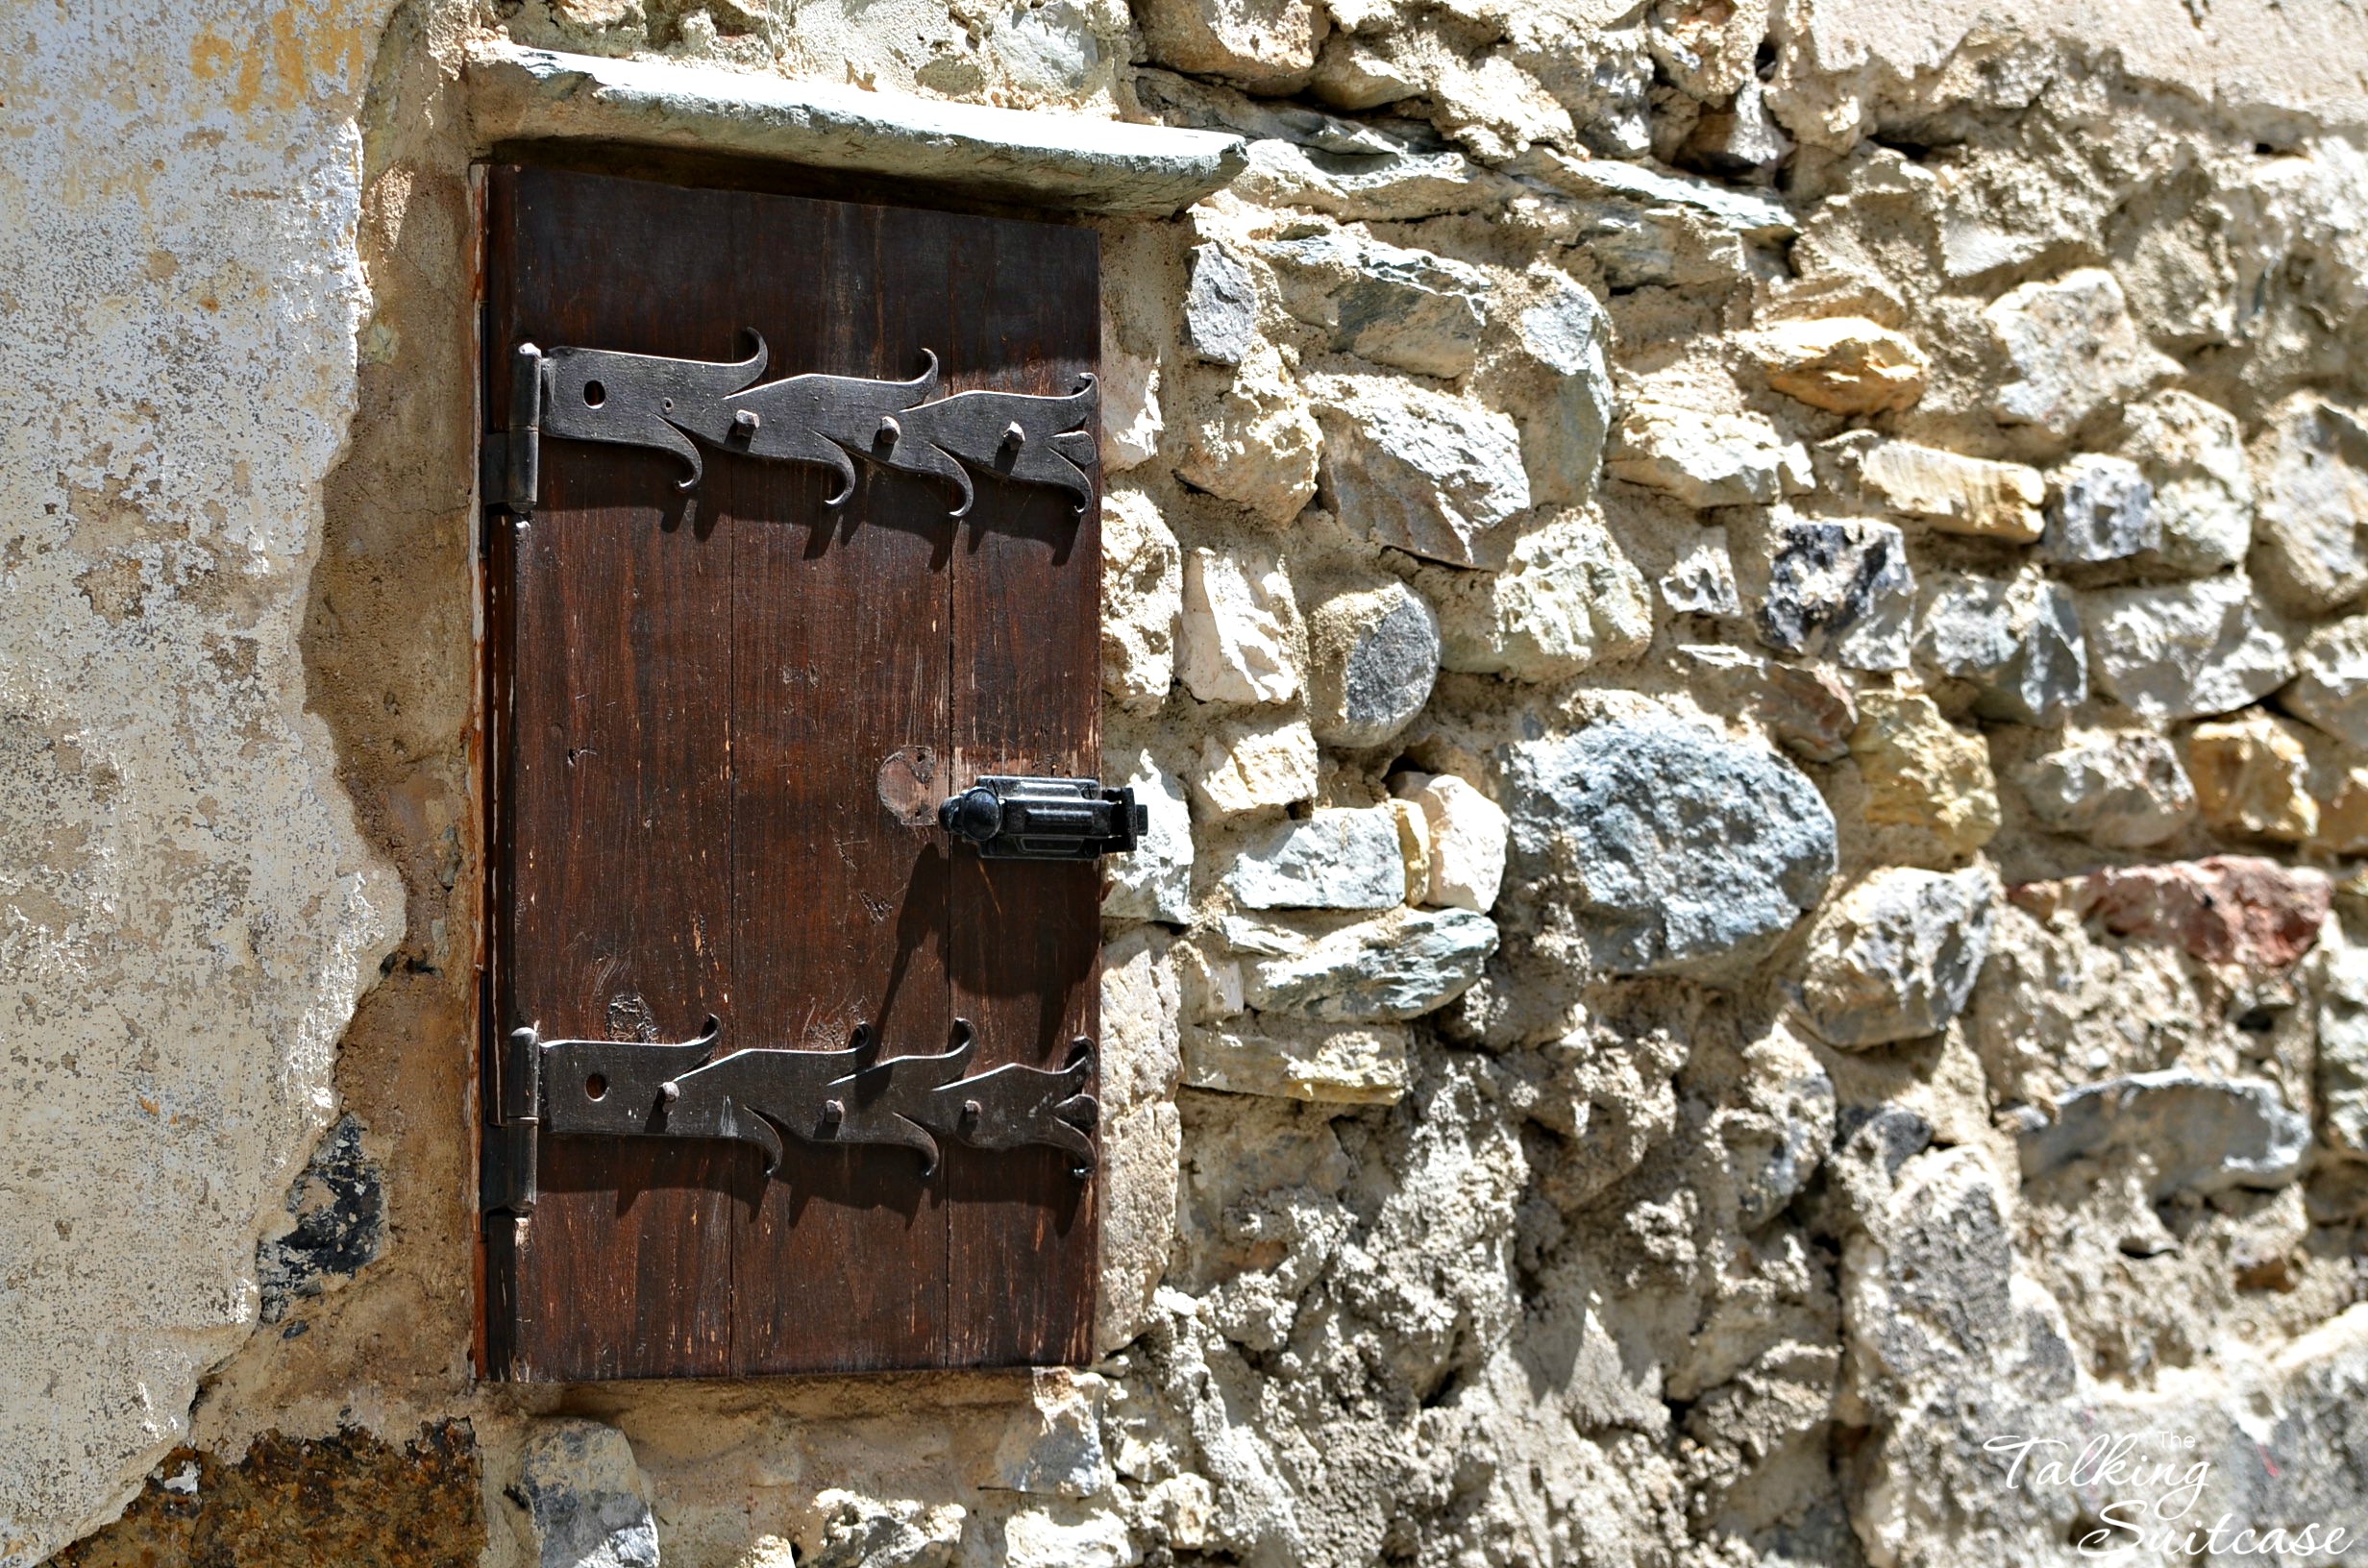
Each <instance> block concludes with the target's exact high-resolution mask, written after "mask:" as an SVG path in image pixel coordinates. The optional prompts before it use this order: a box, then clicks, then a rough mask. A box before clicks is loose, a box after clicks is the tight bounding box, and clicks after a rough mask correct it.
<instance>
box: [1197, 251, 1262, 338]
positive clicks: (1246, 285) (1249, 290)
mask: <svg viewBox="0 0 2368 1568" xmlns="http://www.w3.org/2000/svg"><path fill="white" fill-rule="evenodd" d="M1257 336H1258V284H1257V281H1256V280H1255V279H1253V278H1252V277H1251V276H1250V271H1249V267H1248V266H1247V265H1246V263H1245V262H1244V261H1243V259H1242V258H1241V257H1238V256H1236V255H1234V254H1233V252H1232V251H1231V250H1229V249H1227V248H1226V247H1225V246H1224V245H1222V244H1220V243H1219V242H1218V241H1216V240H1210V241H1209V242H1207V243H1206V244H1202V245H1196V246H1194V247H1193V264H1192V282H1191V285H1190V286H1189V287H1188V288H1187V289H1186V290H1185V293H1184V341H1185V342H1187V343H1189V344H1191V345H1192V350H1193V352H1194V353H1195V354H1196V355H1200V357H1201V358H1203V359H1207V360H1211V361H1213V362H1215V363H1217V364H1221V365H1238V364H1240V363H1241V362H1242V361H1243V360H1245V359H1246V358H1248V357H1249V351H1250V347H1251V345H1252V344H1253V343H1254V342H1255V341H1256V340H1257Z"/></svg>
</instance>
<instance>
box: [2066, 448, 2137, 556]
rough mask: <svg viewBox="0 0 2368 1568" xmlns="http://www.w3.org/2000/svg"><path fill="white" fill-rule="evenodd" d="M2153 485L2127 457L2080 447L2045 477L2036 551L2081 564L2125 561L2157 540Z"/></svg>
mask: <svg viewBox="0 0 2368 1568" xmlns="http://www.w3.org/2000/svg"><path fill="white" fill-rule="evenodd" d="M2154 502H2155V487H2154V486H2153V485H2152V484H2150V483H2148V482H2147V479H2146V476H2145V473H2144V472H2143V471H2142V470H2141V469H2139V467H2138V466H2137V464H2135V463H2134V462H2132V461H2130V459H2128V458H2127V457H2108V456H2105V455H2103V454H2102V453H2093V452H2084V453H2080V454H2079V455H2077V456H2075V457H2073V458H2071V459H2070V460H2069V461H2067V462H2065V463H2064V464H2063V466H2062V467H2060V468H2059V469H2057V470H2056V472H2055V473H2054V474H2053V475H2051V476H2050V477H2049V480H2048V506H2047V531H2046V533H2045V534H2044V535H2042V536H2041V538H2040V540H2039V553H2040V554H2041V555H2044V556H2046V557H2047V558H2048V559H2049V560H2051V561H2061V562H2064V563H2066V564H2069V565H2081V564H2084V563H2087V562H2093V561H2120V560H2127V559H2129V558H2130V557H2131V556H2133V555H2136V554H2140V553H2142V552H2144V551H2150V550H2153V549H2154V548H2155V547H2156V546H2157V545H2158V544H2159V543H2161V539H2162V525H2161V524H2160V523H2158V522H2157V521H2156V520H2155V511H2154Z"/></svg>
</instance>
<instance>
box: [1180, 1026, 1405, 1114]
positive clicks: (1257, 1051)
mask: <svg viewBox="0 0 2368 1568" xmlns="http://www.w3.org/2000/svg"><path fill="white" fill-rule="evenodd" d="M1409 1055H1410V1053H1409V1047H1408V1042H1407V1033H1406V1029H1405V1026H1404V1025H1402V1024H1389V1023H1376V1024H1365V1025H1362V1026H1359V1027H1354V1028H1350V1027H1344V1026H1337V1025H1323V1024H1306V1023H1295V1022H1294V1021H1292V1020H1291V1019H1288V1018H1260V1019H1254V1020H1251V1023H1250V1026H1249V1027H1246V1028H1241V1029H1226V1030H1214V1029H1196V1030H1194V1031H1193V1032H1192V1033H1191V1034H1190V1035H1189V1036H1188V1037H1187V1038H1186V1040H1185V1046H1184V1081H1185V1082H1186V1083H1187V1084H1189V1085H1191V1086H1192V1087H1193V1088H1195V1089H1213V1090H1221V1091H1223V1092H1225V1093H1228V1094H1263V1095H1267V1096H1269V1097H1270V1098H1275V1099H1286V1100H1314V1101H1319V1102H1321V1103H1324V1104H1328V1105H1391V1104H1394V1103H1395V1102H1396V1101H1397V1100H1398V1099H1400V1098H1402V1097H1403V1096H1404V1094H1405V1092H1406V1086H1407V1084H1408V1082H1409V1081H1410V1080H1411V1079H1412V1078H1413V1068H1412V1066H1410V1062H1409Z"/></svg>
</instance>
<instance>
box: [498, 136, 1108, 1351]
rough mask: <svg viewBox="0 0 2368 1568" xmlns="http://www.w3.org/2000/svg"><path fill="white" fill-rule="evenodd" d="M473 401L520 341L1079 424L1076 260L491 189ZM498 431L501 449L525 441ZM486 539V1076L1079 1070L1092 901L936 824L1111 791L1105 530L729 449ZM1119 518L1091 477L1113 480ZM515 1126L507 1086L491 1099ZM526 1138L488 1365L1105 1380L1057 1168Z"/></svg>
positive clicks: (845, 221) (742, 206) (819, 213)
mask: <svg viewBox="0 0 2368 1568" xmlns="http://www.w3.org/2000/svg"><path fill="white" fill-rule="evenodd" d="M486 229H487V247H486V293H487V302H488V310H487V327H486V341H487V385H486V406H487V408H488V409H490V410H497V411H498V410H502V409H505V408H507V407H509V406H510V396H511V390H512V389H511V386H510V378H511V375H512V366H511V362H510V351H511V350H512V348H513V347H514V346H515V345H517V344H519V343H522V342H532V343H534V344H537V345H541V346H543V347H545V348H546V349H549V348H553V347H555V346H559V345H574V346H578V347H582V348H597V349H604V350H615V351H623V352H627V353H633V354H643V355H664V356H670V357H677V358H691V359H705V360H718V361H722V360H732V359H739V358H742V357H745V356H746V355H747V354H748V352H749V347H748V341H747V339H746V337H745V333H746V332H747V331H749V330H753V331H756V332H758V333H760V334H761V335H762V338H763V341H764V343H765V345H766V346H767V347H768V348H769V350H770V355H771V360H770V364H769V365H768V366H767V368H766V369H765V371H764V375H765V377H766V378H767V379H768V380H770V379H774V378H779V377H786V376H792V375H797V374H801V373H806V372H819V373H826V374H830V375H836V376H849V377H866V378H878V379H883V380H902V379H906V378H911V377H913V376H915V375H917V374H918V373H919V372H920V371H921V369H922V367H923V366H924V364H925V362H926V356H927V355H932V354H933V355H935V356H936V360H937V363H938V365H939V367H940V370H941V374H942V378H943V383H942V384H943V389H944V391H945V392H947V393H953V392H959V391H964V390H971V389H994V390H999V391H1006V392H1024V393H1031V394H1039V395H1057V394H1064V393H1069V392H1072V391H1073V390H1074V389H1075V388H1076V386H1077V385H1078V383H1079V378H1080V377H1081V376H1082V375H1084V374H1085V373H1087V372H1090V371H1092V370H1094V369H1095V366H1096V361H1097V357H1098V321H1099V306H1098V299H1099V295H1098V289H1099V282H1098V266H1099V262H1098V248H1097V240H1096V236H1095V234H1094V233H1092V232H1091V231H1089V230H1084V229H1078V228H1072V227H1065V226H1059V225H1052V224H1042V223H1028V222H1020V221H1013V220H1007V219H990V218H981V217H972V216H957V215H951V214H946V213H939V212H930V211H924V210H917V209H911V208H894V207H874V206H863V205H856V204H851V203H844V202H829V201H815V200H807V199H802V198H798V197H790V196H782V195H775V194H765V193H757V192H750V191H740V190H713V189H686V188H680V187H677V186H671V185H665V184H655V183H650V182H643V181H636V180H625V179H616V178H607V177H601V176H593V175H586V174H580V173H568V172H559V171H555V170H547V169H533V168H497V169H494V170H491V171H489V184H488V191H487V206H486ZM493 417H494V420H495V422H496V423H499V414H498V412H497V413H496V414H495V415H494V416H493ZM539 450H540V470H541V477H540V486H539V504H538V505H537V506H536V507H535V509H534V510H533V513H532V515H531V518H530V520H529V521H526V522H523V523H521V522H518V521H516V520H514V519H513V518H512V517H510V516H509V515H507V514H506V513H501V512H489V513H488V515H487V519H486V525H487V528H488V551H487V579H488V625H487V637H488V659H487V663H488V671H489V678H488V736H489V768H488V772H489V787H490V793H491V796H492V800H493V823H492V828H493V838H494V856H493V866H492V870H491V887H490V889H489V905H490V912H491V920H492V931H491V941H490V944H489V946H490V958H489V964H490V980H489V985H488V987H487V992H488V997H489V999H488V1002H487V1019H486V1022H487V1026H488V1027H487V1028H486V1030H485V1031H484V1033H483V1038H484V1040H485V1041H486V1045H485V1049H486V1051H487V1053H488V1059H489V1060H498V1059H499V1041H501V1040H502V1038H503V1037H504V1035H505V1033H506V1031H509V1030H512V1029H515V1028H518V1027H520V1026H522V1025H532V1026H534V1027H535V1028H537V1029H538V1030H539V1032H540V1035H541V1037H542V1038H543V1039H546V1040H552V1039H591V1040H603V1039H605V1040H623V1041H630V1040H643V1041H689V1040H692V1039H693V1038H694V1037H696V1036H698V1035H699V1034H700V1032H701V1029H702V1027H703V1024H704V1022H705V1020H706V1019H707V1018H708V1017H710V1016H712V1017H714V1018H715V1019H717V1020H718V1022H719V1024H720V1026H721V1034H720V1037H719V1046H718V1049H719V1050H721V1051H725V1052H729V1051H735V1050H744V1049H748V1048H751V1047H756V1046H764V1047H795V1048H800V1049H839V1048H843V1047H845V1046H847V1045H848V1043H849V1041H850V1039H851V1036H852V1034H853V1032H854V1031H855V1029H856V1027H857V1026H858V1025H859V1024H867V1023H868V1024H870V1025H872V1026H873V1027H874V1029H876V1031H877V1036H878V1051H879V1054H880V1055H882V1056H910V1055H925V1054H933V1053H938V1052H943V1051H945V1050H947V1049H948V1047H949V1044H950V1040H951V1038H952V1037H951V1031H952V1030H953V1027H954V1021H955V1019H956V1018H964V1019H968V1020H970V1022H971V1023H972V1024H973V1025H974V1028H975V1031H976V1039H977V1054H976V1057H975V1059H974V1068H973V1070H977V1069H980V1068H985V1067H990V1066H996V1065H999V1064H1003V1063H1020V1064H1025V1065H1028V1066H1039V1067H1057V1066H1061V1065H1062V1064H1063V1062H1064V1061H1065V1060H1066V1059H1067V1057H1068V1054H1069V1051H1070V1045H1071V1041H1072V1040H1073V1037H1078V1036H1088V1037H1090V1036H1095V1035H1097V1034H1098V1018H1097V1017H1096V1011H1095V1002H1096V993H1097V985H1096V981H1097V969H1098V961H1099V945H1098V943H1099V936H1098V871H1097V870H1096V868H1095V867H1094V865H1093V864H1092V863H1090V862H1071V863H1037V862H1028V861H982V860H981V859H980V858H979V856H978V855H977V853H976V852H975V851H974V850H973V849H971V848H969V847H968V846H963V847H960V848H958V849H957V848H956V847H954V845H952V844H951V842H950V839H949V837H948V836H947V835H946V834H945V833H943V832H941V831H940V830H939V829H938V827H937V826H936V824H935V821H934V819H933V818H929V819H927V820H925V821H923V822H921V823H916V822H915V821H912V818H913V817H914V816H916V815H918V814H919V813H917V812H916V811H915V810H914V809H913V808H915V807H916V806H918V807H920V808H921V809H922V811H924V812H925V811H926V810H927V809H929V808H933V807H934V805H935V803H936V800H937V799H938V798H939V797H940V796H944V795H948V794H951V793H953V792H954V791H955V790H957V789H959V788H961V787H963V786H965V785H967V784H968V783H969V782H970V781H971V780H972V779H974V778H975V777H977V776H979V775H981V774H990V773H1026V774H1053V775H1065V776H1075V777H1090V776H1094V775H1095V774H1096V772H1097V771H1098V763H1099V744H1100V743H1099V732H1098V731H1099V696H1098V691H1099V682H1098V662H1097V661H1098V657H1099V654H1098V624H1097V622H1098V609H1099V591H1100V590H1099V576H1100V572H1099V544H1098V527H1097V525H1098V506H1096V505H1088V506H1087V507H1086V508H1085V510H1084V512H1083V514H1082V515H1080V514H1079V513H1078V511H1077V510H1076V507H1075V504H1074V501H1073V498H1072V497H1070V496H1068V495H1065V494H1062V493H1060V492H1059V491H1057V490H1053V489H1049V488H1045V487H1039V486H1030V485H1024V484H1017V483H1010V482H1006V481H1003V480H1000V479H998V478H993V477H990V476H986V475H980V476H977V477H976V491H977V493H976V499H975V501H974V504H973V507H972V509H971V512H970V514H969V515H968V516H967V517H966V518H963V519H961V520H959V521H956V520H955V519H953V518H951V517H950V515H949V513H950V510H951V508H952V507H953V506H954V505H955V504H956V502H957V497H956V496H955V494H954V491H953V489H952V487H951V486H950V485H948V484H947V483H945V482H943V481H942V480H939V479H937V478H929V477H926V476H922V475H913V474H906V473H900V472H894V471H891V470H889V469H886V468H882V467H879V466H876V465H873V464H871V463H868V462H858V463H857V465H856V466H857V469H858V478H857V481H856V484H855V487H854V489H853V492H852V494H851V498H850V499H849V500H847V502H845V503H844V504H843V505H841V506H838V507H835V508H834V507H832V506H830V505H828V504H826V501H827V499H828V498H829V497H830V496H831V495H832V494H833V492H834V491H835V490H837V488H838V487H839V479H838V478H837V476H836V475H834V474H833V473H832V472H831V471H830V470H829V469H828V468H826V467H822V466H818V465H815V464H809V463H802V462H785V461H772V460H761V459H759V458H756V457H752V456H748V455H743V454H739V453H728V452H720V451H715V450H704V451H703V457H704V474H703V478H701V479H700V480H699V482H698V483H697V484H696V485H695V486H694V487H693V488H690V489H687V490H686V489H681V488H678V484H679V483H680V481H681V480H682V479H683V478H685V477H686V474H687V465H686V464H685V463H684V462H682V461H681V460H679V459H678V458H676V457H673V456H670V455H669V454H667V453H663V452H658V451H652V450H644V449H638V448H632V447H619V446H599V445H592V444H588V443H586V442H582V441H574V440H565V439H555V438H552V437H550V436H548V435H546V437H545V438H544V439H543V440H542V441H541V443H540V448H539ZM1088 472H1089V478H1092V480H1093V481H1094V483H1095V486H1096V488H1097V491H1098V468H1094V467H1090V466H1089V470H1088ZM499 1092H500V1090H498V1089H496V1090H489V1094H490V1095H494V1096H498V1094H499ZM941 1160H942V1163H941V1164H940V1166H939V1168H938V1169H937V1170H936V1172H935V1173H934V1174H932V1175H928V1176H924V1174H923V1164H922V1161H921V1159H920V1157H919V1156H918V1155H917V1154H916V1153H915V1152H914V1151H912V1150H910V1149H905V1148H900V1147H894V1146H885V1145H877V1144H871V1145H857V1146H843V1145H833V1144H827V1143H819V1142H811V1141H803V1140H801V1139H795V1138H792V1139H786V1140H785V1147H784V1150H783V1156H782V1163H781V1164H780V1166H779V1168H778V1169H777V1170H776V1171H775V1172H774V1173H773V1174H772V1175H770V1176H767V1175H766V1174H765V1172H764V1168H763V1156H762V1155H761V1153H760V1152H759V1151H758V1150H757V1149H756V1148H754V1147H752V1146H751V1145H750V1144H748V1143H746V1142H739V1141H726V1140H723V1139H683V1138H649V1137H639V1138H602V1137H562V1136H555V1135H554V1134H553V1133H551V1132H549V1131H548V1130H546V1131H544V1132H543V1133H542V1134H541V1136H540V1138H539V1173H538V1182H537V1193H536V1197H535V1201H534V1203H533V1206H532V1210H531V1213H530V1215H529V1216H527V1217H525V1218H524V1219H523V1220H520V1221H517V1222H515V1223H513V1222H510V1221H509V1220H507V1219H506V1217H505V1216H502V1215H499V1214H497V1215H495V1216H493V1219H492V1220H491V1221H490V1222H489V1223H488V1226H487V1229H486V1241H487V1244H486V1250H485V1257H484V1266H485V1273H486V1288H485V1299H486V1303H487V1310H486V1323H485V1331H486V1339H485V1356H486V1366H487V1369H488V1370H489V1371H490V1372H491V1373H493V1374H494V1375H498V1376H506V1377H512V1378H521V1379H536V1380H579V1379H594V1378H618V1377H677V1376H726V1375H729V1376H743V1375H751V1374H760V1373H782V1372H809V1371H857V1370H869V1369H878V1368H894V1367H931V1366H962V1365H1003V1364H1017V1363H1051V1362H1064V1361H1068V1362H1074V1361H1080V1360H1084V1359H1085V1358H1086V1356H1087V1354H1088V1352H1089V1350H1090V1346H1089V1344H1088V1338H1089V1335H1090V1329H1091V1320H1092V1296H1093V1280H1094V1263H1095V1254H1096V1234H1095V1230H1096V1227H1095V1210H1096V1204H1095V1189H1094V1179H1093V1178H1092V1177H1091V1176H1090V1175H1089V1176H1083V1177H1081V1176H1079V1175H1077V1174H1075V1173H1073V1170H1072V1162H1071V1160H1070V1158H1069V1157H1068V1156H1066V1155H1064V1154H1063V1153H1061V1152H1060V1151H1059V1150H1057V1149H1052V1148H1048V1147H1042V1146H1035V1147H1027V1148H1023V1149H1016V1150H1002V1151H995V1152H989V1151H984V1150H979V1149H974V1148H971V1147H968V1146H966V1145H964V1144H961V1143H959V1142H956V1141H953V1140H951V1139H948V1140H944V1142H943V1149H942V1156H941Z"/></svg>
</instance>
